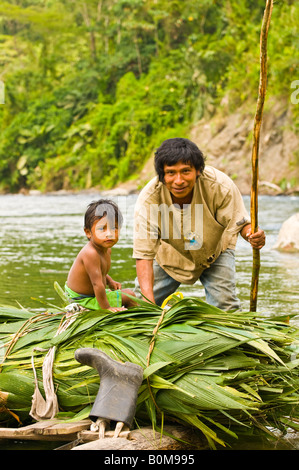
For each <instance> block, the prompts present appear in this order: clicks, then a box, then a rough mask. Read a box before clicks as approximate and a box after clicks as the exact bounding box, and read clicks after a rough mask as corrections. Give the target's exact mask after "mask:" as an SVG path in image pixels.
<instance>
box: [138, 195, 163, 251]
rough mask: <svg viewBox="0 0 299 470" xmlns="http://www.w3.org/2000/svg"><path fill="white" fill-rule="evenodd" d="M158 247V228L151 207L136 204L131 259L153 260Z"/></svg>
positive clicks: (156, 219)
mask: <svg viewBox="0 0 299 470" xmlns="http://www.w3.org/2000/svg"><path fill="white" fill-rule="evenodd" d="M159 246H160V228H159V222H158V218H157V216H156V214H155V213H154V212H153V206H151V205H150V204H138V205H136V208H135V214H134V235H133V258H136V259H154V258H155V255H156V253H157V251H158V248H159Z"/></svg>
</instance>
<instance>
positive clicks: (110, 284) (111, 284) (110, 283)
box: [106, 276, 121, 290]
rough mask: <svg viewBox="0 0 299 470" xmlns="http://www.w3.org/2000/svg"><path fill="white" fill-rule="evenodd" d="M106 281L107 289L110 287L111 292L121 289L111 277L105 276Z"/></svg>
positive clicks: (118, 283) (119, 284)
mask: <svg viewBox="0 0 299 470" xmlns="http://www.w3.org/2000/svg"><path fill="white" fill-rule="evenodd" d="M106 281H107V284H108V287H110V289H111V290H120V289H121V283H120V282H117V281H114V280H113V279H112V277H110V276H106Z"/></svg>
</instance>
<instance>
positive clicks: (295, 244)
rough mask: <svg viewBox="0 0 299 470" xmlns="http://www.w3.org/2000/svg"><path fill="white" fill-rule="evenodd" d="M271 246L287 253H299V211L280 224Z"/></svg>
mask: <svg viewBox="0 0 299 470" xmlns="http://www.w3.org/2000/svg"><path fill="white" fill-rule="evenodd" d="M273 248H274V250H278V251H283V252H287V253H299V212H297V213H296V214H294V215H292V216H291V217H289V218H288V219H287V220H286V221H285V222H284V223H283V224H282V226H281V229H280V231H279V234H278V239H277V242H276V243H275V245H274V247H273Z"/></svg>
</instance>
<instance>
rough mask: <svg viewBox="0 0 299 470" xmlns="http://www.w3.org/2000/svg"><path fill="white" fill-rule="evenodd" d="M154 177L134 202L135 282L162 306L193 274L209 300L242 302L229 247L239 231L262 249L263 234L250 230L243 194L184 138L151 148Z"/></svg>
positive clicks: (232, 305)
mask: <svg viewBox="0 0 299 470" xmlns="http://www.w3.org/2000/svg"><path fill="white" fill-rule="evenodd" d="M155 169H156V172H157V174H158V177H156V178H154V179H153V180H151V181H150V182H149V183H148V184H147V185H146V186H145V188H143V190H142V191H141V193H140V195H139V197H138V199H137V203H136V208H135V226H134V248H133V257H134V258H136V271H137V279H136V289H138V288H140V290H141V293H142V294H143V295H144V296H145V297H146V298H147V299H148V300H150V301H152V302H155V303H157V304H158V305H161V304H162V302H163V300H165V299H166V298H167V297H168V296H169V295H170V294H172V293H173V292H175V291H176V290H177V289H178V287H179V285H180V284H181V283H184V284H194V283H195V282H196V281H197V280H198V279H199V280H200V281H201V283H202V285H203V286H204V289H205V294H206V300H207V302H208V303H209V304H211V305H215V306H217V307H219V308H221V309H223V310H233V309H240V307H241V306H240V301H239V299H238V298H237V295H236V283H235V256H234V249H235V245H236V242H237V237H238V234H239V233H241V235H242V237H243V238H244V239H245V240H247V241H248V242H249V243H250V244H251V245H252V247H255V248H258V249H261V248H262V247H263V246H264V244H265V233H264V232H263V230H261V229H258V231H257V232H255V233H254V234H252V233H251V225H250V221H249V217H248V214H247V211H246V209H245V206H244V203H243V199H242V196H241V194H240V192H239V190H238V188H237V187H236V185H235V184H234V183H233V181H232V180H231V179H230V178H229V177H228V176H227V175H225V174H224V173H222V172H221V171H219V170H217V169H215V168H212V167H209V166H205V162H204V158H203V154H202V152H201V151H200V150H199V149H198V147H197V146H196V145H195V144H194V143H193V142H191V141H190V140H188V139H184V138H174V139H168V140H166V141H164V142H163V143H162V145H161V146H160V147H159V148H158V149H157V151H156V154H155Z"/></svg>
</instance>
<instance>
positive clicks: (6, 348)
mask: <svg viewBox="0 0 299 470" xmlns="http://www.w3.org/2000/svg"><path fill="white" fill-rule="evenodd" d="M161 314H162V309H161V308H160V307H157V306H156V305H153V304H149V303H148V302H145V301H139V302H138V306H137V307H135V308H132V309H130V310H124V311H120V312H117V313H111V312H109V311H105V310H101V311H83V312H80V313H79V314H78V316H77V317H76V319H75V320H74V321H73V323H71V324H70V325H69V326H68V328H67V329H66V330H65V331H64V332H62V333H61V334H59V335H56V336H55V334H56V332H57V330H58V328H59V326H60V325H61V323H62V322H63V321H64V319H65V314H64V313H62V312H57V313H47V312H45V313H44V314H39V315H35V314H33V313H32V312H30V311H27V310H24V309H16V308H12V307H6V306H1V307H0V321H1V323H0V344H1V345H3V347H2V349H1V350H0V351H2V353H3V354H2V356H3V357H4V360H3V362H2V365H1V373H0V408H1V410H2V412H1V413H0V420H2V421H4V420H5V419H7V418H8V417H9V416H11V415H9V413H8V412H7V413H5V409H6V410H10V411H12V412H13V413H16V414H17V415H18V416H19V417H20V419H21V420H22V419H23V420H24V419H25V420H26V418H28V417H29V411H30V407H31V399H32V394H33V389H34V380H33V371H32V363H31V358H32V356H33V357H34V365H35V368H36V371H37V376H38V379H39V384H40V389H41V390H42V370H41V369H42V365H43V359H44V356H45V352H43V351H40V350H35V351H34V352H33V349H34V348H36V347H38V348H42V349H44V350H48V349H49V348H50V347H52V346H55V348H56V353H55V361H54V366H53V381H54V386H55V390H56V393H57V397H58V402H59V406H60V410H61V417H63V418H65V416H67V417H68V419H72V420H76V419H82V417H87V416H88V414H89V411H90V406H91V405H92V403H93V401H94V400H95V397H96V394H97V390H98V387H99V383H100V378H99V376H98V374H97V373H96V371H95V370H94V369H92V368H90V367H87V366H82V364H80V363H78V362H77V361H76V360H75V359H74V353H75V350H76V349H77V348H82V347H93V348H98V349H100V350H101V351H103V352H105V353H106V354H108V355H109V356H110V357H112V358H113V359H116V360H119V361H130V362H134V363H136V364H139V365H141V366H142V367H143V369H144V381H143V383H142V385H141V387H140V390H139V394H138V402H137V409H136V420H137V422H139V421H140V423H151V424H152V425H154V426H158V421H159V420H161V419H165V420H172V421H173V420H174V421H177V422H179V423H183V424H184V425H186V426H192V427H194V428H196V429H198V430H199V431H200V432H202V433H203V434H204V435H205V437H206V439H207V440H208V442H209V444H210V446H211V447H213V446H215V445H216V444H220V445H224V441H223V434H227V435H229V436H232V435H234V436H236V433H235V432H234V430H233V428H234V425H236V427H237V426H239V425H240V424H241V425H243V426H244V427H246V426H247V425H249V426H250V427H252V425H255V426H256V427H257V428H262V427H263V426H275V427H277V426H280V427H281V428H284V427H286V425H288V426H289V425H290V424H289V423H290V422H292V419H293V420H294V422H295V421H296V420H298V419H299V416H298V414H299V412H298V411H297V410H298V403H299V374H298V359H297V357H296V351H297V349H298V348H297V349H296V344H298V338H299V333H298V329H297V328H296V327H295V326H294V325H290V324H286V323H284V322H282V321H280V320H274V319H271V318H268V317H265V316H261V315H259V314H257V313H252V312H223V311H221V310H219V309H217V308H215V307H212V306H210V305H208V304H206V303H205V302H203V301H201V300H200V299H198V298H185V299H182V300H180V301H178V302H177V303H175V304H174V305H173V306H172V307H171V308H170V309H169V310H167V311H164V313H163V320H162V323H161V324H160V325H159V328H158V330H157V331H156V333H155V336H154V343H153V350H152V352H151V354H150V355H149V348H150V344H151V341H152V339H153V331H154V329H155V328H156V326H157V324H158V322H159V320H161ZM297 352H298V353H299V351H297ZM0 357H1V356H0ZM3 410H4V411H3ZM286 423H287V424H286ZM296 425H298V421H297V422H296Z"/></svg>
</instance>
